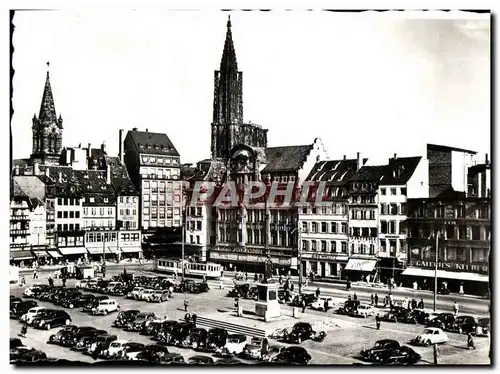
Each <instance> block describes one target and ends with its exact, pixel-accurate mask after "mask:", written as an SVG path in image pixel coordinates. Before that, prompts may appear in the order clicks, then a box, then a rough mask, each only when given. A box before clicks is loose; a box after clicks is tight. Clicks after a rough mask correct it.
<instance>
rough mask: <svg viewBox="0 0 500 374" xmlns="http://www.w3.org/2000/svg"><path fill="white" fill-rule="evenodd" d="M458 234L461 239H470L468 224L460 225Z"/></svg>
mask: <svg viewBox="0 0 500 374" xmlns="http://www.w3.org/2000/svg"><path fill="white" fill-rule="evenodd" d="M458 236H459V239H462V240H468V239H469V233H468V230H467V226H458Z"/></svg>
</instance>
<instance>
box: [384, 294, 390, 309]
mask: <svg viewBox="0 0 500 374" xmlns="http://www.w3.org/2000/svg"><path fill="white" fill-rule="evenodd" d="M388 303H389V296H387V295H385V297H384V308H385V307H387V304H388Z"/></svg>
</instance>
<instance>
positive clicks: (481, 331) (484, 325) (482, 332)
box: [475, 318, 490, 336]
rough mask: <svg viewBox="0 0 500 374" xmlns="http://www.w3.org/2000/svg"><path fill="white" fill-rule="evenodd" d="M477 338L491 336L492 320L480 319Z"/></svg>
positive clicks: (476, 333)
mask: <svg viewBox="0 0 500 374" xmlns="http://www.w3.org/2000/svg"><path fill="white" fill-rule="evenodd" d="M475 335H476V336H489V335H490V319H489V318H479V319H478V321H477V326H476V332H475Z"/></svg>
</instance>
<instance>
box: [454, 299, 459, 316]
mask: <svg viewBox="0 0 500 374" xmlns="http://www.w3.org/2000/svg"><path fill="white" fill-rule="evenodd" d="M458 309H459V308H458V302H456V301H455V302H454V303H453V313H454V314H455V316H457V315H458Z"/></svg>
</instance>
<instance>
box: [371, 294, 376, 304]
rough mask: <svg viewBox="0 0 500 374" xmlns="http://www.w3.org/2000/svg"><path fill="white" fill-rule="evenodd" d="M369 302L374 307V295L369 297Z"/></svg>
mask: <svg viewBox="0 0 500 374" xmlns="http://www.w3.org/2000/svg"><path fill="white" fill-rule="evenodd" d="M370 300H371V305H374V304H375V295H374V294H372V295H371V296H370Z"/></svg>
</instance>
